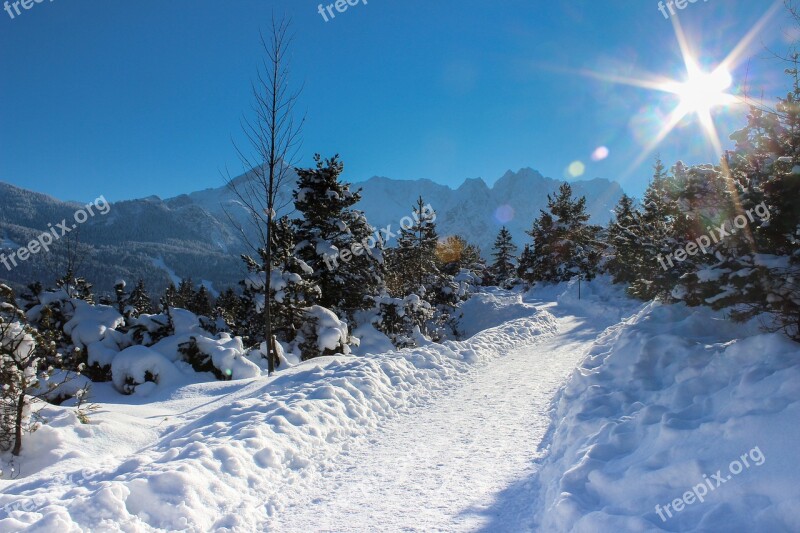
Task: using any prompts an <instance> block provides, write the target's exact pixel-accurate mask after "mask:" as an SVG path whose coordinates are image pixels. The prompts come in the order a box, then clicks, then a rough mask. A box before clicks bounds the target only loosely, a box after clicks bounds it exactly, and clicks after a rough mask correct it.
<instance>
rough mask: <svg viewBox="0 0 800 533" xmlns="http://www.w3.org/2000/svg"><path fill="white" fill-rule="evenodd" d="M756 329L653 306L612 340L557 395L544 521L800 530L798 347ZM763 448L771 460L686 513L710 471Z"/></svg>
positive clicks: (586, 527) (594, 527) (602, 341)
mask: <svg viewBox="0 0 800 533" xmlns="http://www.w3.org/2000/svg"><path fill="white" fill-rule="evenodd" d="M757 326H758V324H757V323H755V322H754V323H752V324H748V325H746V326H741V325H737V324H733V323H731V322H729V321H727V320H725V319H724V317H723V316H722V315H721V314H718V313H714V312H712V311H710V310H708V309H705V308H702V309H689V308H686V307H684V306H682V305H674V306H663V305H660V304H658V303H653V304H650V305H648V306H647V307H645V308H644V309H642V310H641V311H640V312H639V313H638V314H636V315H635V316H634V317H632V318H631V319H630V320H628V321H625V322H622V323H620V324H619V325H617V326H614V327H612V328H610V329H608V330H607V331H606V332H605V333H604V334H603V335H601V336H600V337H599V338H598V339H597V340H596V341H595V343H594V345H593V346H592V347H591V349H590V352H589V357H588V358H587V359H586V360H585V361H584V363H583V365H582V366H581V368H580V369H579V370H578V371H576V373H575V374H574V375H573V377H572V379H571V380H570V382H569V384H568V386H567V387H566V388H565V390H564V391H563V393H562V395H561V397H560V398H559V400H558V402H557V403H556V411H555V420H558V421H559V423H558V424H554V426H553V439H552V443H551V444H550V453H549V455H548V457H547V458H546V459H545V461H544V462H543V464H542V468H541V472H540V475H539V479H538V486H539V487H540V490H541V497H540V507H539V509H538V510H537V512H538V516H539V518H540V521H539V523H538V526H539V527H540V528H541V529H542V530H547V531H587V532H588V531H650V530H655V529H659V530H661V529H663V530H667V531H710V530H714V531H798V530H800V513H798V511H797V502H798V501H800V489H798V487H797V482H796V480H797V478H798V476H799V475H800V467H798V465H797V461H796V443H797V441H798V439H800V428H798V426H797V420H798V419H800V403H798V400H800V358H799V357H798V356H799V355H800V349H799V348H798V346H797V344H796V343H793V342H791V341H789V340H787V339H786V338H785V337H783V336H781V335H778V334H764V333H760V332H759V330H758V327H757ZM756 448H757V449H758V450H760V451H762V452H763V455H764V456H765V461H764V463H763V465H761V466H755V465H754V464H753V462H752V461H751V466H750V468H748V469H745V470H744V471H743V472H742V473H741V474H739V475H736V476H735V478H734V477H733V476H732V477H731V479H727V478H725V481H724V483H725V484H724V485H720V486H718V487H717V486H716V485H717V482H716V481H713V483H714V486H715V490H714V491H713V492H712V491H709V494H708V496H706V497H705V501H704V502H702V503H701V502H698V501H695V502H694V504H693V505H685V504H683V503H680V504H679V507H682V510H681V511H680V512H676V511H675V508H674V504H673V502H674V501H675V500H676V499H677V498H683V497H684V494H685V493H686V491H689V490H692V488H693V487H695V486H697V485H698V484H699V483H703V481H704V478H703V476H704V475H706V476H708V477H711V476H712V475H714V474H715V473H717V471H718V470H721V471H722V473H723V477H725V474H727V473H728V471H729V465H730V464H731V463H732V462H733V461H736V460H740V458H741V456H742V455H743V454H747V453H749V452H751V451H753V450H754V449H756ZM754 455H758V454H757V453H754ZM698 492H702V491H698ZM691 499H696V498H694V497H690V498H689V499H687V500H686V501H689V500H691ZM667 504H673V507H672V508H671V513H672V517H670V516H669V515H668V514H667V513H666V512H664V511H663V507H664V506H665V505H667ZM657 505H659V506H661V508H662V512H661V514H662V515H663V517H664V518H665V520H662V518H661V516H659V514H658V509H657V508H656V506H657Z"/></svg>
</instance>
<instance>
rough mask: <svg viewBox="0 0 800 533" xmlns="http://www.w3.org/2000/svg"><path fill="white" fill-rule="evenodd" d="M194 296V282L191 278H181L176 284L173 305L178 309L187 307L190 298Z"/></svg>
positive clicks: (189, 303) (190, 300)
mask: <svg viewBox="0 0 800 533" xmlns="http://www.w3.org/2000/svg"><path fill="white" fill-rule="evenodd" d="M194 297H195V290H194V282H193V281H192V278H186V279H182V280H181V283H180V285H178V290H177V297H176V298H175V306H174V307H178V308H180V309H188V308H189V305H191V302H192V300H194Z"/></svg>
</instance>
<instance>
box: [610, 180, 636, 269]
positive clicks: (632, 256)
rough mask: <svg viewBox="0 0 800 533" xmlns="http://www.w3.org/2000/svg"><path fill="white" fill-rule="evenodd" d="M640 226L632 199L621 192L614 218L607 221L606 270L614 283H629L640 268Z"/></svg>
mask: <svg viewBox="0 0 800 533" xmlns="http://www.w3.org/2000/svg"><path fill="white" fill-rule="evenodd" d="M640 227H641V214H640V213H639V211H638V210H637V209H636V206H635V205H634V203H633V199H632V198H631V197H630V196H628V195H627V194H623V195H622V198H620V200H619V203H618V204H617V206H616V207H615V208H614V220H613V221H611V222H610V223H609V226H608V231H607V242H608V244H609V246H610V248H611V250H610V254H611V258H610V259H609V261H608V263H607V264H606V270H607V271H608V272H609V273H610V274H611V275H612V276H613V279H614V283H631V282H633V281H634V280H636V279H637V273H638V272H639V270H640V267H641V265H640V260H641V259H640V258H641V250H640V243H639V236H638V235H637V230H638V229H639V228H640Z"/></svg>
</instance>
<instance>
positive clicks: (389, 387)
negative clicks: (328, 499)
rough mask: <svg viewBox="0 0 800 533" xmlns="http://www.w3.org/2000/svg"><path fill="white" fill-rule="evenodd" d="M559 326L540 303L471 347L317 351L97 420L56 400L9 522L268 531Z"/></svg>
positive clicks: (5, 513)
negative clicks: (359, 446) (389, 425)
mask: <svg viewBox="0 0 800 533" xmlns="http://www.w3.org/2000/svg"><path fill="white" fill-rule="evenodd" d="M555 331H556V323H555V320H554V319H553V317H552V316H551V315H549V314H548V313H546V312H538V311H536V310H535V309H534V308H532V307H531V308H530V309H529V313H528V316H526V317H524V318H519V319H517V320H514V321H511V322H508V323H506V324H504V325H502V326H501V327H498V328H494V329H491V330H488V331H484V332H482V333H479V334H478V335H476V336H475V337H473V338H472V339H470V340H468V341H464V342H448V343H446V344H445V345H431V346H429V347H425V348H417V349H413V350H406V351H402V352H393V353H388V354H381V355H370V356H366V357H360V358H344V357H342V358H333V357H330V358H321V359H316V360H314V361H311V362H308V363H305V364H301V365H299V366H297V367H294V368H292V369H291V370H289V371H286V372H284V373H281V374H279V375H278V376H277V377H275V378H271V379H255V380H250V381H244V382H242V381H240V382H229V383H208V384H195V385H188V386H183V387H180V388H178V389H177V390H176V391H174V392H173V393H172V394H170V395H169V396H168V397H165V398H160V397H156V398H153V397H151V399H158V400H160V401H157V402H153V403H150V404H139V405H137V404H136V403H135V402H136V399H135V398H134V397H127V398H123V399H122V400H121V399H120V396H119V395H111V394H109V393H108V392H107V391H106V392H105V393H104V392H103V390H100V391H99V392H98V393H97V394H98V401H99V400H105V401H104V402H103V401H100V402H99V404H98V405H99V406H100V410H99V412H97V413H95V414H94V415H92V423H91V424H89V425H81V424H78V423H77V422H76V420H75V415H74V414H73V413H72V412H70V411H68V410H66V409H63V408H58V407H49V408H48V409H47V411H46V413H45V414H46V416H47V417H48V418H50V419H51V424H50V425H47V426H44V427H43V428H41V429H40V430H39V431H37V432H36V433H34V434H33V435H32V436H31V437H30V438H29V439H28V448H27V449H29V450H31V453H32V454H35V453H40V454H41V453H42V452H43V451H44V450H45V449H50V450H51V451H50V452H49V453H48V454H44V455H45V457H46V459H47V461H49V462H50V463H51V464H50V465H47V464H42V460H41V459H39V460H38V461H37V462H34V461H32V460H31V461H29V460H27V459H26V457H23V459H22V461H21V462H20V463H19V464H18V465H16V466H17V467H18V469H19V470H21V472H22V477H20V478H19V479H17V480H14V481H5V480H4V481H0V490H1V491H2V494H1V495H0V509H2V510H0V530H2V531H19V530H22V529H25V528H28V530H30V531H43V532H44V531H47V532H50V531H81V530H87V529H93V530H97V529H102V530H106V531H107V530H133V531H149V530H189V531H210V530H223V531H224V530H230V531H257V530H261V526H262V524H264V523H266V522H267V521H269V520H270V519H271V518H272V517H274V516H275V515H276V514H278V513H280V512H281V511H282V510H283V509H284V508H285V506H286V505H287V504H288V503H289V502H288V501H287V497H286V490H283V489H285V487H286V486H292V485H296V486H302V485H304V484H307V483H309V480H313V479H315V476H317V475H318V472H320V471H321V470H322V469H324V468H325V467H326V464H327V463H329V462H330V460H331V458H332V457H335V456H337V455H338V454H340V453H342V452H345V451H346V450H347V449H348V448H349V447H350V446H352V445H353V444H354V443H355V442H358V440H359V439H360V438H361V437H363V436H364V435H367V434H369V433H370V432H373V431H375V430H376V428H378V427H379V426H380V425H382V424H384V423H385V422H386V421H387V420H389V419H390V418H392V417H396V416H400V415H401V414H403V413H408V412H410V411H411V410H414V409H418V408H420V407H421V406H424V405H427V403H428V402H430V401H431V398H432V397H435V396H437V395H438V394H441V393H442V391H446V390H451V389H452V388H454V387H456V386H457V385H458V384H460V383H464V382H465V381H466V380H468V379H470V378H471V377H472V376H473V375H474V372H475V369H477V368H480V367H483V366H486V365H488V364H489V363H490V361H492V360H495V359H497V358H498V357H500V356H502V355H505V354H506V353H508V352H509V351H511V350H514V349H515V348H516V347H520V346H525V345H531V344H533V343H535V342H540V341H541V340H542V339H544V338H547V337H550V336H552V335H553V334H554V333H555ZM101 389H102V388H101ZM37 463H38V464H37Z"/></svg>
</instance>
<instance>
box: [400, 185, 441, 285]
mask: <svg viewBox="0 0 800 533" xmlns="http://www.w3.org/2000/svg"><path fill="white" fill-rule="evenodd" d="M410 222H411V224H410V225H409V224H406V225H405V226H402V227H401V228H400V236H399V237H398V239H397V249H396V250H395V252H394V254H393V261H394V264H393V265H392V266H391V269H392V271H393V273H394V275H395V277H396V278H397V285H398V286H397V289H398V291H399V294H398V295H399V296H402V297H404V296H408V295H410V294H419V293H420V292H422V293H423V294H424V292H425V286H426V284H427V285H431V284H435V283H436V282H437V281H439V280H440V279H441V278H442V272H441V271H440V270H439V261H438V257H437V255H436V253H437V249H438V243H439V236H438V234H437V232H436V214H435V212H434V211H433V209H431V207H430V206H426V205H425V201H424V200H423V199H422V197H421V196H420V197H419V199H418V200H417V204H416V205H415V206H414V213H413V220H412V221H410Z"/></svg>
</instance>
